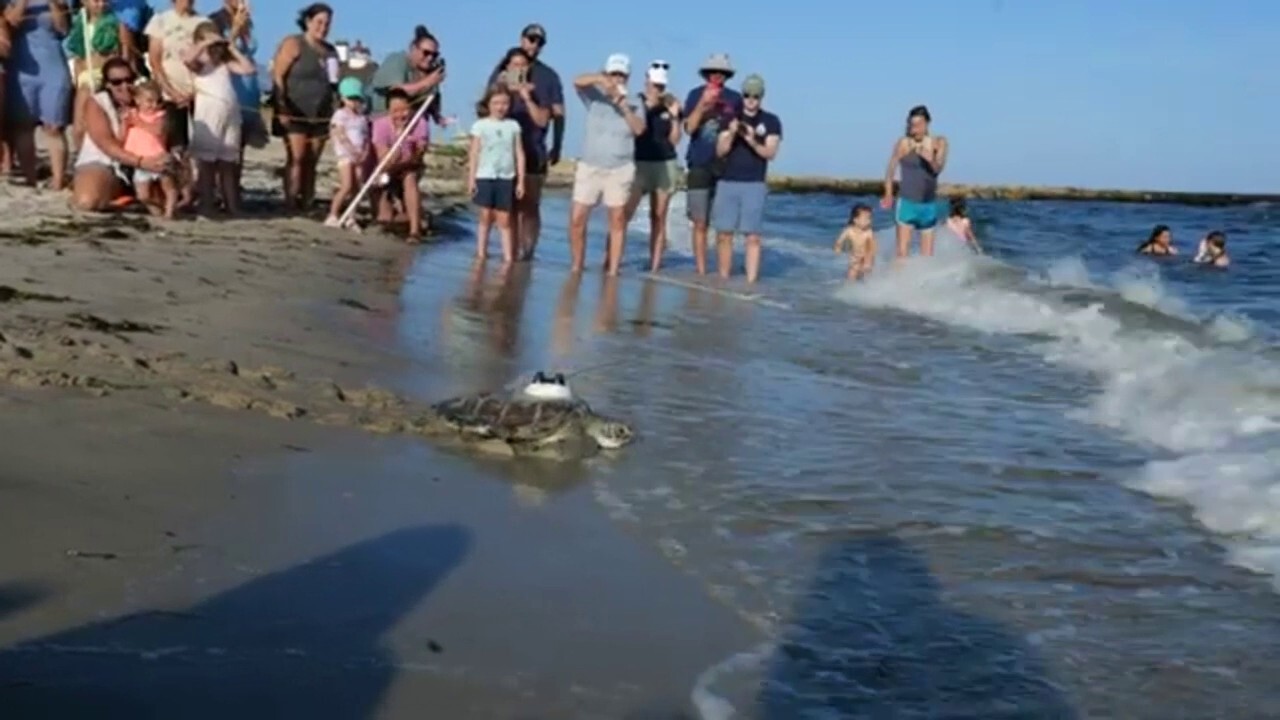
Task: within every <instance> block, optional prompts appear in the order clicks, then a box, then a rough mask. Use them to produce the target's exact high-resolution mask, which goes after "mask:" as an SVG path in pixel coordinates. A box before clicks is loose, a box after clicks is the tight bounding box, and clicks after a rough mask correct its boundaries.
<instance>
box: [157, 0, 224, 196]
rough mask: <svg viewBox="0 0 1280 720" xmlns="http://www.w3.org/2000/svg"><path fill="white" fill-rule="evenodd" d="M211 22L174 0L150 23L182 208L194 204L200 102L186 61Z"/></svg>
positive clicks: (188, 2) (185, 1) (190, 4)
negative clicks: (192, 152) (192, 153)
mask: <svg viewBox="0 0 1280 720" xmlns="http://www.w3.org/2000/svg"><path fill="white" fill-rule="evenodd" d="M208 21H209V19H208V18H206V17H205V16H203V15H200V14H198V13H196V10H195V0H173V7H172V8H171V9H169V10H165V11H164V12H162V13H157V14H156V15H154V16H152V18H151V20H150V21H148V22H147V29H146V31H145V34H146V36H147V56H148V58H149V59H150V61H151V74H152V79H154V80H155V81H156V83H157V84H159V85H160V89H161V91H163V93H164V97H165V100H166V101H167V102H166V106H165V122H166V123H167V125H168V127H167V128H166V132H165V146H166V148H167V149H168V150H169V152H171V153H173V154H174V156H175V157H177V158H178V159H179V162H180V166H179V170H180V172H179V176H178V187H179V192H178V206H179V207H187V206H189V205H190V204H191V202H192V200H193V192H192V180H193V179H194V178H195V168H194V167H193V165H192V161H191V158H190V157H189V156H188V154H187V147H188V146H189V145H190V144H191V109H192V107H193V106H194V104H195V101H196V86H195V76H193V75H192V74H191V68H189V67H187V64H186V62H185V61H184V60H183V57H184V56H185V54H186V52H187V51H188V50H190V49H191V46H192V45H193V44H194V43H195V39H194V38H195V32H196V28H197V27H199V26H200V24H201V23H204V22H208Z"/></svg>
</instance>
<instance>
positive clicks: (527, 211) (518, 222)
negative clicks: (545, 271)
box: [512, 175, 544, 261]
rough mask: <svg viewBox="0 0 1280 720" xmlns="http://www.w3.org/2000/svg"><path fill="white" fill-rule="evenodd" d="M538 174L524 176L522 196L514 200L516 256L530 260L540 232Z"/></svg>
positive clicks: (540, 199)
mask: <svg viewBox="0 0 1280 720" xmlns="http://www.w3.org/2000/svg"><path fill="white" fill-rule="evenodd" d="M543 179H544V178H543V177H542V176H540V175H530V176H528V177H526V178H525V183H524V197H522V198H520V199H519V200H517V201H516V209H515V212H514V222H513V226H512V227H513V231H514V232H515V238H516V242H517V243H518V245H519V248H518V253H517V257H518V258H519V259H520V260H526V261H527V260H532V259H533V255H534V252H535V251H536V250H537V248H538V235H539V234H540V233H541V232H542V180H543Z"/></svg>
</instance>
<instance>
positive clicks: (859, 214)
mask: <svg viewBox="0 0 1280 720" xmlns="http://www.w3.org/2000/svg"><path fill="white" fill-rule="evenodd" d="M846 245H848V246H849V274H848V278H849V279H850V280H858V279H860V278H862V277H864V276H866V275H867V274H869V273H870V272H871V270H872V268H873V267H875V264H876V252H877V248H876V234H875V232H873V231H872V230H871V207H870V206H868V205H864V204H862V203H858V204H857V205H854V206H853V209H852V210H850V211H849V222H848V223H847V224H845V226H844V230H842V231H841V232H840V236H839V237H837V238H836V245H835V251H836V252H843V251H844V248H845V246H846Z"/></svg>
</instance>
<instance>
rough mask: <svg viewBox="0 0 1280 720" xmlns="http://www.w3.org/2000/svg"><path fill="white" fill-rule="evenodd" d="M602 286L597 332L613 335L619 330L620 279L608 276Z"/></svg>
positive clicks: (597, 310) (598, 306) (596, 324)
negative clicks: (612, 333)
mask: <svg viewBox="0 0 1280 720" xmlns="http://www.w3.org/2000/svg"><path fill="white" fill-rule="evenodd" d="M603 280H604V282H602V283H601V285H600V302H599V303H597V304H596V321H595V331H596V332H599V333H611V332H616V331H617V330H618V278H617V277H616V276H614V277H610V276H608V275H606V276H605V277H604V278H603Z"/></svg>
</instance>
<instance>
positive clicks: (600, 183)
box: [573, 162, 636, 208]
mask: <svg viewBox="0 0 1280 720" xmlns="http://www.w3.org/2000/svg"><path fill="white" fill-rule="evenodd" d="M635 179H636V165H635V163H627V164H626V165H623V166H622V167H616V168H609V169H605V168H598V167H592V166H591V165H586V164H584V163H581V162H580V163H578V167H577V169H576V170H574V172H573V201H574V202H575V203H578V204H580V205H591V206H592V207H594V206H596V205H598V204H599V203H600V201H601V200H603V201H604V206H605V207H610V208H619V207H622V206H623V205H626V204H627V198H628V197H629V196H630V195H631V184H632V183H634V182H635Z"/></svg>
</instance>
